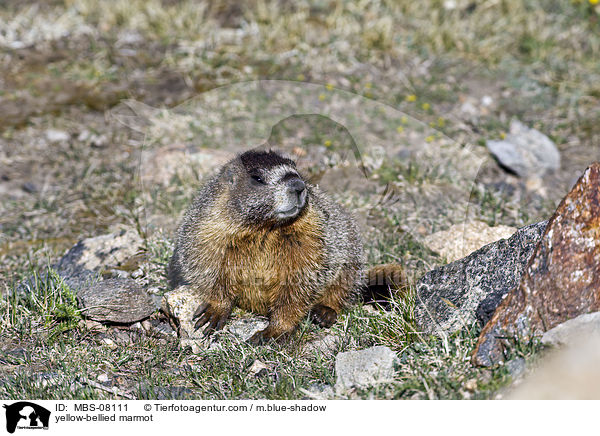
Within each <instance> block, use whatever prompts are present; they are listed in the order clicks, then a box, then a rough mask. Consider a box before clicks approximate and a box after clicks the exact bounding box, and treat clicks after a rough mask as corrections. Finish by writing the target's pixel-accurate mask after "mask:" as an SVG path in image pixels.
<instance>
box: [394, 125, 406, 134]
mask: <svg viewBox="0 0 600 436" xmlns="http://www.w3.org/2000/svg"><path fill="white" fill-rule="evenodd" d="M396 132H398V133H402V132H404V127H402V126H398V127H396Z"/></svg>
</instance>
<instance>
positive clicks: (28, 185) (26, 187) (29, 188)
mask: <svg viewBox="0 0 600 436" xmlns="http://www.w3.org/2000/svg"><path fill="white" fill-rule="evenodd" d="M21 188H22V189H23V191H25V192H27V193H29V194H34V193H36V192H38V191H39V189H38V187H37V185H36V184H35V183H33V182H25V183H23V184H22V185H21Z"/></svg>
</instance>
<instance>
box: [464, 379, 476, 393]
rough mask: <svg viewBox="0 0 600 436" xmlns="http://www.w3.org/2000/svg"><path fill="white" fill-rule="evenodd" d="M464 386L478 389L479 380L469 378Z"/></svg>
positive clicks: (470, 389) (472, 389)
mask: <svg viewBox="0 0 600 436" xmlns="http://www.w3.org/2000/svg"><path fill="white" fill-rule="evenodd" d="M464 386H465V389H466V390H468V391H471V392H474V391H475V390H476V389H477V380H475V379H474V378H472V379H470V380H467V381H466V382H465V384H464Z"/></svg>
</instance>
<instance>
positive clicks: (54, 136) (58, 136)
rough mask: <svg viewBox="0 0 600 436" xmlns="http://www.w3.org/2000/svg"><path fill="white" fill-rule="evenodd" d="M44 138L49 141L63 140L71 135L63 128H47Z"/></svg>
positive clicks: (66, 139)
mask: <svg viewBox="0 0 600 436" xmlns="http://www.w3.org/2000/svg"><path fill="white" fill-rule="evenodd" d="M46 139H47V140H48V141H49V142H65V141H68V140H69V139H71V135H69V134H68V133H67V132H65V131H63V130H55V129H48V130H46Z"/></svg>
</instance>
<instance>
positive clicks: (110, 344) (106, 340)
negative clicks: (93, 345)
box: [102, 338, 117, 349]
mask: <svg viewBox="0 0 600 436" xmlns="http://www.w3.org/2000/svg"><path fill="white" fill-rule="evenodd" d="M102 342H103V343H104V344H105V345H107V346H108V348H111V349H115V348H117V344H115V341H113V340H112V339H111V338H102Z"/></svg>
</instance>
